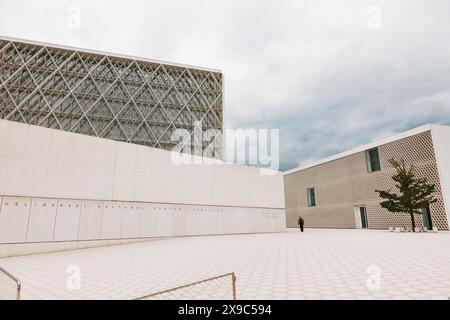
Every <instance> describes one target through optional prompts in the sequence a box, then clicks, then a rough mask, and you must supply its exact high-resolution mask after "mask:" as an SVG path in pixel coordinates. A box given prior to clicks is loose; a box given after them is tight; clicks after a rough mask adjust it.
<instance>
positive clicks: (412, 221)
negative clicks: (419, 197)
mask: <svg viewBox="0 0 450 320" xmlns="http://www.w3.org/2000/svg"><path fill="white" fill-rule="evenodd" d="M409 214H410V216H411V224H412V229H413V232H416V222H415V221H414V213H413V212H409Z"/></svg>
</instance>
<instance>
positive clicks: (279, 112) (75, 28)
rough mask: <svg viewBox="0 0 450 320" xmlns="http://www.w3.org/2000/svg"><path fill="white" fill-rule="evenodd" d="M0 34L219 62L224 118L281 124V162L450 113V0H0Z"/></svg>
mask: <svg viewBox="0 0 450 320" xmlns="http://www.w3.org/2000/svg"><path fill="white" fill-rule="evenodd" d="M78 11H79V12H80V19H79V22H80V24H79V25H77V24H76V23H75V24H74V23H73V21H74V20H73V14H74V13H75V14H76V13H77V12H78ZM0 35H4V36H11V37H17V38H24V39H30V40H37V41H44V42H50V43H57V44H63V45H69V46H76V47H82V48H89V49H96V50H101V51H110V52H115V53H122V54H129V55H134V56H142V57H148V58H153V59H159V60H166V61H174V62H179V63H185V64H192V65H199V66H205V67H212V68H218V69H221V70H223V72H224V74H225V80H226V82H225V91H226V94H225V108H226V118H225V125H226V126H227V127H228V128H279V129H280V149H281V155H280V158H281V169H290V168H293V167H295V166H297V165H299V164H306V163H308V162H310V161H313V160H315V159H319V158H322V157H325V156H329V155H332V154H335V153H337V152H340V151H344V150H346V149H349V148H352V147H354V146H357V145H359V144H363V143H367V142H370V141H372V140H374V139H376V138H379V137H383V136H386V135H390V134H392V133H395V132H400V131H404V130H406V129H410V128H413V127H416V126H419V125H421V124H425V123H430V122H431V123H442V124H450V1H448V0H429V1H412V0H395V1H392V0H391V1H377V0H373V1H365V0H354V1H351V0H345V1H344V0H342V1H332V0H330V1H320V0H311V1H303V0H280V1H262V0H240V1H237V0H164V1H148V0H146V1H144V0H142V1H139V0H127V1H123V0H95V1H91V0H72V1H62V0H39V1H34V0H0Z"/></svg>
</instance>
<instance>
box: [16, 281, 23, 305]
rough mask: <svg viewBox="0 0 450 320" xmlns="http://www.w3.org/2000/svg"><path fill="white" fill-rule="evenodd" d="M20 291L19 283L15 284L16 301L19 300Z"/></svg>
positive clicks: (20, 285)
mask: <svg viewBox="0 0 450 320" xmlns="http://www.w3.org/2000/svg"><path fill="white" fill-rule="evenodd" d="M21 289H22V284H21V283H20V281H19V282H18V283H17V291H16V300H20V291H21Z"/></svg>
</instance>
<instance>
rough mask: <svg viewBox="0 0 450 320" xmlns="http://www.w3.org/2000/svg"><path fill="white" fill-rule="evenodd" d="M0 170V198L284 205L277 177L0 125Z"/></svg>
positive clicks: (38, 129)
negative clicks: (185, 161) (181, 160)
mask: <svg viewBox="0 0 450 320" xmlns="http://www.w3.org/2000/svg"><path fill="white" fill-rule="evenodd" d="M0 165H1V166H0V195H10V196H16V195H26V196H30V197H43V198H56V199H85V200H89V199H90V200H99V199H101V200H114V201H141V202H162V203H182V204H188V203H192V204H199V205H223V206H242V207H270V208H284V191H283V179H282V175H281V174H280V173H277V174H276V175H273V176H270V175H261V172H260V169H258V168H254V167H248V166H242V165H233V164H224V163H222V164H211V165H208V164H181V165H180V164H179V165H177V164H175V163H174V162H173V161H172V160H171V152H168V151H164V150H160V149H155V148H149V147H144V146H139V145H133V144H126V143H119V142H115V141H111V140H105V139H99V138H94V137H90V136H84V135H79V134H74V133H69V132H64V131H59V130H52V129H47V128H43V127H37V126H30V125H26V124H21V123H16V122H11V121H5V120H0Z"/></svg>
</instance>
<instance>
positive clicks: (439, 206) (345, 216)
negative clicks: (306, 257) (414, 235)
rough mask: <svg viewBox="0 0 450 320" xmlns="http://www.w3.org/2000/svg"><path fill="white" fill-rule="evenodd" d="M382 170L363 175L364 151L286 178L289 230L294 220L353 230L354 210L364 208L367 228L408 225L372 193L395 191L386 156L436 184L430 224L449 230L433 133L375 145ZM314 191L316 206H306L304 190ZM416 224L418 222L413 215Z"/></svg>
mask: <svg viewBox="0 0 450 320" xmlns="http://www.w3.org/2000/svg"><path fill="white" fill-rule="evenodd" d="M378 150H379V155H380V163H381V171H377V172H371V173H369V172H367V165H366V159H365V152H359V153H355V154H352V155H349V156H346V157H343V158H340V159H336V160H333V161H330V162H327V163H324V164H321V165H318V166H315V167H311V168H308V169H305V170H302V171H299V172H295V173H291V174H289V175H286V176H285V177H284V188H285V201H286V213H287V226H288V227H297V219H298V216H299V215H301V216H302V217H303V218H304V220H305V227H317V228H355V217H354V208H355V206H359V205H361V206H366V208H367V216H368V223H369V228H370V229H385V228H388V227H397V226H398V227H401V226H403V227H407V226H411V219H410V217H409V215H408V214H403V213H390V212H388V211H387V210H386V209H383V208H381V206H380V204H379V203H380V198H379V196H378V194H377V193H376V192H375V191H374V190H375V189H382V190H385V189H392V190H394V189H395V186H394V183H393V181H392V179H391V177H392V175H393V174H394V169H393V168H392V167H391V166H390V164H389V163H388V160H389V159H390V158H392V157H393V158H395V159H401V158H403V159H404V160H405V161H406V162H407V163H412V164H413V165H414V166H415V168H416V173H417V175H418V176H421V177H427V178H428V179H429V181H430V182H432V183H434V184H436V197H437V198H438V202H437V203H435V204H433V205H431V207H430V209H431V214H432V220H433V226H436V227H438V228H439V229H440V230H448V229H449V227H448V222H447V216H446V213H445V207H444V203H443V200H442V193H441V186H440V183H439V175H438V171H437V166H436V160H435V155H434V149H433V143H432V138H431V132H430V131H426V132H423V133H420V134H417V135H414V136H410V137H407V138H404V139H400V140H397V141H394V142H391V143H387V144H384V145H381V146H379V149H378ZM312 187H313V188H314V189H315V194H316V207H308V205H307V195H306V189H307V188H312ZM415 220H416V225H417V226H422V218H421V216H420V215H416V218H415Z"/></svg>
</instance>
